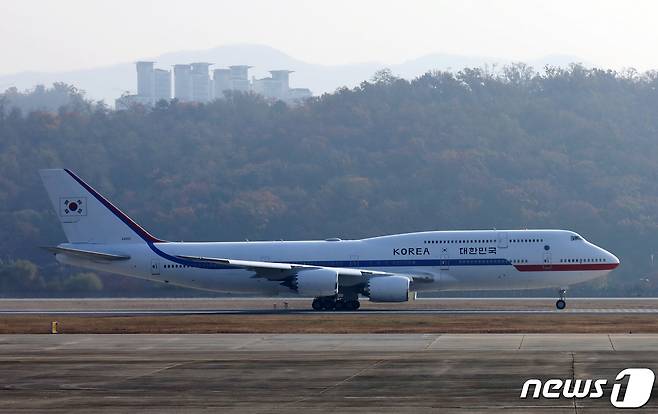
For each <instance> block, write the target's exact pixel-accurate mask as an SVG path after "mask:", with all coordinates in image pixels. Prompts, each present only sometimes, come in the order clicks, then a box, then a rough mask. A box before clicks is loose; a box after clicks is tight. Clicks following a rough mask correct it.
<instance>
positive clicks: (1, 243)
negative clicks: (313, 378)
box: [0, 63, 658, 296]
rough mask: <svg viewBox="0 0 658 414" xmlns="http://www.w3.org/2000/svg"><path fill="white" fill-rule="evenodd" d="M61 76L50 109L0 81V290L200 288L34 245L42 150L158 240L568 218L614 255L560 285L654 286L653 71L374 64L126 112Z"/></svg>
mask: <svg viewBox="0 0 658 414" xmlns="http://www.w3.org/2000/svg"><path fill="white" fill-rule="evenodd" d="M59 87H60V88H64V89H63V90H66V91H68V92H67V93H68V94H69V99H68V100H67V99H65V100H64V102H63V103H62V104H61V105H60V106H59V107H58V108H57V109H52V108H50V107H47V106H44V107H43V108H45V109H33V108H39V105H36V106H35V105H28V106H25V105H23V106H21V105H19V104H17V101H19V100H21V99H22V101H27V100H28V98H26V96H28V95H30V94H31V92H26V93H19V92H17V91H15V90H13V91H8V92H6V93H5V94H2V95H0V234H2V235H3V236H4V237H2V238H1V239H0V254H1V256H0V260H1V261H0V286H2V289H1V290H0V295H2V296H71V295H73V296H75V295H83V296H152V295H164V296H179V295H187V296H192V295H198V294H200V293H197V292H194V291H188V290H184V289H175V288H170V287H162V286H158V285H155V284H150V283H147V282H142V281H138V280H134V279H129V278H125V277H122V276H109V275H103V274H94V273H89V272H85V271H82V270H80V269H73V268H67V267H64V266H61V265H58V264H57V263H56V262H55V260H54V258H53V257H52V255H49V254H48V253H46V252H44V251H43V250H41V249H39V246H44V245H53V244H56V243H59V242H62V241H64V240H65V239H64V235H63V233H62V231H61V229H60V227H59V225H58V223H57V219H56V217H55V214H54V212H53V211H52V208H51V206H50V204H49V200H48V197H47V195H46V193H45V190H44V189H43V187H42V185H41V182H40V179H39V175H38V172H37V171H38V169H40V168H49V167H50V168H52V167H67V168H70V169H73V170H74V171H76V172H77V173H78V175H80V176H81V177H82V178H84V179H85V180H86V181H88V182H90V183H91V184H92V185H93V186H94V187H95V188H97V189H98V190H99V191H101V192H102V193H104V194H105V195H107V196H108V198H109V199H110V200H112V201H113V202H114V203H115V204H116V205H118V206H119V207H120V208H121V209H122V210H123V211H125V212H126V213H127V214H128V215H130V216H131V217H132V218H134V219H135V220H136V221H137V222H138V223H140V224H142V225H143V226H144V227H145V228H146V229H148V230H149V231H150V232H152V233H153V234H155V235H156V236H157V237H160V238H164V239H168V240H185V241H192V240H196V241H223V240H245V239H248V240H264V239H276V240H278V239H287V240H292V239H318V238H328V237H341V238H344V239H345V238H362V237H370V236H377V235H382V234H388V233H399V232H412V231H423V230H453V229H492V228H498V229H502V228H506V229H507V228H509V229H518V228H564V229H571V230H574V231H577V232H578V233H580V234H582V235H583V236H584V237H585V238H587V239H588V240H590V241H592V242H593V243H595V244H598V245H600V246H602V247H604V248H605V249H607V250H610V251H611V252H613V253H615V254H616V255H617V256H619V258H620V259H621V266H620V267H619V268H618V269H617V270H616V271H614V272H612V273H611V274H610V275H609V276H608V277H607V278H605V279H600V280H597V281H594V282H591V283H588V284H584V285H578V286H574V287H573V288H572V290H571V292H570V293H571V294H572V295H584V296H626V295H632V296H650V295H654V296H655V295H658V269H657V268H656V265H655V264H654V254H655V253H656V252H657V251H658V72H646V73H639V72H636V71H634V70H625V71H622V72H618V71H613V70H603V69H596V68H585V67H583V66H581V65H577V64H573V65H571V66H569V67H566V68H560V67H546V68H544V69H542V70H540V71H537V70H535V69H533V68H531V67H529V66H527V65H524V64H522V63H518V64H513V65H509V66H506V67H503V68H497V69H496V68H470V69H464V70H461V71H458V72H444V71H431V72H428V73H426V74H425V75H423V76H421V77H418V78H416V79H413V80H405V79H401V78H398V77H396V76H395V75H394V74H392V73H391V72H390V71H387V70H383V71H380V72H377V73H376V74H375V75H374V76H373V77H372V79H370V80H368V81H364V82H363V83H361V84H360V85H359V86H358V87H355V88H352V89H348V88H343V89H338V90H336V91H335V92H334V93H331V94H324V95H322V96H319V97H314V98H312V99H310V100H308V101H306V102H305V103H303V104H301V105H297V106H287V105H286V104H284V103H282V102H268V101H265V100H263V99H262V98H260V97H259V96H256V95H252V94H228V95H227V96H226V97H225V98H224V99H220V100H216V101H214V102H212V103H209V104H184V103H180V102H177V101H175V100H174V101H172V102H165V101H161V102H159V103H158V104H157V105H156V106H155V107H154V108H152V109H149V108H144V107H139V106H136V107H133V108H132V109H131V110H128V111H114V110H111V109H109V108H108V107H107V106H106V105H104V104H103V103H102V102H101V103H99V102H91V101H88V100H86V99H85V98H84V95H82V93H81V92H80V91H77V90H76V89H75V88H73V87H67V85H60V86H59ZM10 92H11V93H10ZM40 93H42V94H47V90H45V91H44V90H41V92H40ZM17 97H18V98H17ZM19 98H20V99H19ZM26 108H27V109H26ZM30 108H32V109H30ZM508 294H509V295H512V294H514V295H544V294H548V295H550V296H554V292H549V293H547V292H520V293H512V292H509V293H508V292H503V293H502V295H508ZM496 295H501V292H497V293H496Z"/></svg>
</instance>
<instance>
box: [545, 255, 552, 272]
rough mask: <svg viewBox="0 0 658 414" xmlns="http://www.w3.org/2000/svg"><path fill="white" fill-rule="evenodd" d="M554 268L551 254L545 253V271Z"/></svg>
mask: <svg viewBox="0 0 658 414" xmlns="http://www.w3.org/2000/svg"><path fill="white" fill-rule="evenodd" d="M552 267H553V263H552V261H551V254H550V253H544V269H546V270H549V269H551V268H552Z"/></svg>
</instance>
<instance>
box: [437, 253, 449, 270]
mask: <svg viewBox="0 0 658 414" xmlns="http://www.w3.org/2000/svg"><path fill="white" fill-rule="evenodd" d="M439 266H440V268H441V270H450V259H448V255H447V254H442V255H441V258H440V259H439Z"/></svg>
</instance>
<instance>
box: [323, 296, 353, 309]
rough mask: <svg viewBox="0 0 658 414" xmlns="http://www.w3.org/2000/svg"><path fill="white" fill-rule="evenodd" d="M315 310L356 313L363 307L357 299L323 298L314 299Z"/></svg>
mask: <svg viewBox="0 0 658 414" xmlns="http://www.w3.org/2000/svg"><path fill="white" fill-rule="evenodd" d="M312 306H313V309H314V310H316V311H355V310H357V309H359V307H361V303H359V299H358V297H357V298H339V297H336V296H323V297H319V298H315V299H313V305H312Z"/></svg>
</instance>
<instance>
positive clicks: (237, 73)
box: [229, 65, 251, 92]
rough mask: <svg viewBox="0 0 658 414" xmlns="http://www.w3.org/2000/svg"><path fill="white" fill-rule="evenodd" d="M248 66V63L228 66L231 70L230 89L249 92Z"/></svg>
mask: <svg viewBox="0 0 658 414" xmlns="http://www.w3.org/2000/svg"><path fill="white" fill-rule="evenodd" d="M249 68H251V66H248V65H234V66H229V69H230V71H231V89H233V90H235V91H240V92H249V89H250V85H249Z"/></svg>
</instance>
